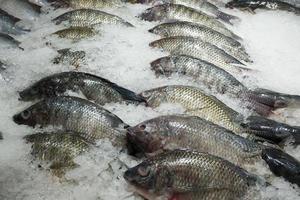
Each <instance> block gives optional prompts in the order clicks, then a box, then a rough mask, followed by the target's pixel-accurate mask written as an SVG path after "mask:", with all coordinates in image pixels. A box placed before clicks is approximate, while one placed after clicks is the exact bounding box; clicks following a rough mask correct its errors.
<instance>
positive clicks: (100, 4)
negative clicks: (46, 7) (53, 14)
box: [51, 0, 123, 9]
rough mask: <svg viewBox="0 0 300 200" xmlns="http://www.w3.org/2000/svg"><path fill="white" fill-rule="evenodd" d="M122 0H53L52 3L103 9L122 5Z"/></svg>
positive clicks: (57, 6) (53, 4) (76, 7)
mask: <svg viewBox="0 0 300 200" xmlns="http://www.w3.org/2000/svg"><path fill="white" fill-rule="evenodd" d="M122 3H123V1H122V0H64V1H61V0H51V5H52V6H54V7H56V8H60V7H71V8H74V9H79V8H91V9H102V8H112V7H118V6H120V5H122Z"/></svg>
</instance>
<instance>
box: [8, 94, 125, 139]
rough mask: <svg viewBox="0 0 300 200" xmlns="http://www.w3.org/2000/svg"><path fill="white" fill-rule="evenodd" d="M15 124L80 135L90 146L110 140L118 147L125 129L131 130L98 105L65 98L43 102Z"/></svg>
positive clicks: (23, 115)
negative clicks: (51, 128) (48, 127)
mask: <svg viewBox="0 0 300 200" xmlns="http://www.w3.org/2000/svg"><path fill="white" fill-rule="evenodd" d="M13 120H14V122H15V123H17V124H20V125H21V124H24V125H28V126H32V127H34V126H36V125H40V126H42V127H43V126H54V127H61V128H62V129H63V130H65V131H71V132H76V133H80V134H81V136H82V137H83V138H85V139H86V140H87V141H90V142H96V141H97V140H99V139H104V138H108V139H110V140H111V141H112V143H113V144H116V145H119V144H122V142H123V140H124V134H123V133H122V129H123V128H124V127H127V125H126V124H125V123H124V122H123V121H122V120H121V119H120V118H119V117H117V116H116V115H114V114H112V113H111V112H109V111H107V110H105V109H104V108H102V107H101V106H99V105H97V104H94V103H92V102H90V101H87V100H85V99H80V98H77V97H64V96H61V97H54V98H49V99H46V100H43V101H40V102H38V103H36V104H34V105H32V106H31V107H29V108H27V109H25V110H24V111H22V112H21V113H19V114H16V115H14V116H13ZM119 142H120V143H119ZM122 145H123V144H122Z"/></svg>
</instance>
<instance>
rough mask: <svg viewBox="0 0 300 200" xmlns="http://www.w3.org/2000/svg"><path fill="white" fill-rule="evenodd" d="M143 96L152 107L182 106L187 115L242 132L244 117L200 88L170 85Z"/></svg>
mask: <svg viewBox="0 0 300 200" xmlns="http://www.w3.org/2000/svg"><path fill="white" fill-rule="evenodd" d="M141 96H142V97H144V98H145V99H146V101H147V105H149V106H151V107H158V106H159V105H161V104H162V103H176V104H180V105H182V106H183V107H184V108H185V109H186V113H187V114H190V115H195V116H198V117H201V118H203V119H206V120H208V121H211V122H213V123H215V124H217V125H219V126H222V127H225V128H227V129H228V130H231V131H233V132H235V133H241V132H242V130H241V126H240V122H242V121H243V116H242V115H240V114H239V113H238V112H236V111H234V110H233V109H231V108H229V107H228V106H227V105H225V104H224V103H222V102H221V101H220V100H218V99H217V98H215V97H214V96H209V95H206V94H205V93H204V92H203V91H202V90H200V89H199V88H196V87H192V86H182V85H169V86H163V87H159V88H154V89H151V90H147V91H144V92H142V93H141Z"/></svg>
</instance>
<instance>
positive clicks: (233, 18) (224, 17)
mask: <svg viewBox="0 0 300 200" xmlns="http://www.w3.org/2000/svg"><path fill="white" fill-rule="evenodd" d="M217 19H220V20H222V21H223V22H226V23H227V24H231V25H233V22H232V21H240V20H241V19H240V18H238V17H236V16H233V15H229V14H227V13H224V12H220V11H219V12H218V13H217Z"/></svg>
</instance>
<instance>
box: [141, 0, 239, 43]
mask: <svg viewBox="0 0 300 200" xmlns="http://www.w3.org/2000/svg"><path fill="white" fill-rule="evenodd" d="M140 18H141V19H143V20H146V21H165V20H178V21H188V22H194V23H198V24H200V25H203V26H206V27H209V28H211V29H214V30H215V31H218V32H220V33H222V34H224V35H226V36H228V37H232V38H236V39H241V38H240V37H238V36H237V35H235V34H234V33H233V32H232V31H230V30H228V29H227V28H226V27H225V25H224V24H222V23H221V22H219V21H218V20H216V19H215V18H213V17H211V16H208V15H206V14H205V13H202V12H201V11H198V10H195V9H193V8H190V7H186V6H183V5H177V4H163V5H157V6H154V7H152V8H148V9H147V10H146V11H144V12H143V13H142V14H141V15H140Z"/></svg>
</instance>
